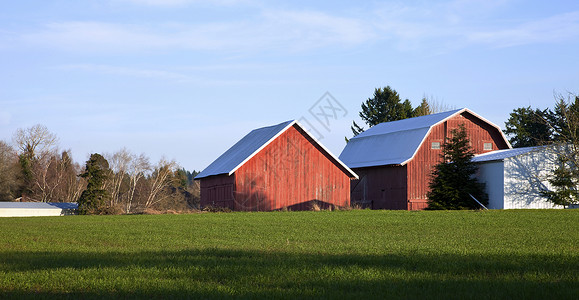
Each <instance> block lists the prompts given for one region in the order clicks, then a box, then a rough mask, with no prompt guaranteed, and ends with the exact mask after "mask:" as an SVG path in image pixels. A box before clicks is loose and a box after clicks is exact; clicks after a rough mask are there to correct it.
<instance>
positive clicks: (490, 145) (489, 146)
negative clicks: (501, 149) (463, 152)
mask: <svg viewBox="0 0 579 300" xmlns="http://www.w3.org/2000/svg"><path fill="white" fill-rule="evenodd" d="M483 150H484V151H489V150H493V143H484V144H483Z"/></svg>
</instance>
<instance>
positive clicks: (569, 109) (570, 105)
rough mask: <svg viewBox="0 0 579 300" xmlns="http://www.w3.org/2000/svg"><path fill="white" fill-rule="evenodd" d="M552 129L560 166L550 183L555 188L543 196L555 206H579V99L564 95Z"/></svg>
mask: <svg viewBox="0 0 579 300" xmlns="http://www.w3.org/2000/svg"><path fill="white" fill-rule="evenodd" d="M549 126H550V127H551V128H552V129H553V139H554V141H555V145H554V148H553V149H555V153H556V155H557V162H558V165H557V167H556V168H555V169H554V170H553V171H552V173H551V176H550V178H549V180H548V181H549V183H550V184H551V186H552V188H551V189H550V190H545V191H543V193H542V194H543V196H545V197H546V198H547V199H548V200H549V201H551V202H552V203H554V204H558V205H564V206H567V205H570V204H579V96H577V95H573V94H570V95H569V97H568V98H567V99H565V98H564V97H563V96H560V98H559V100H558V101H557V104H556V105H555V110H554V111H553V112H552V113H551V114H550V116H549Z"/></svg>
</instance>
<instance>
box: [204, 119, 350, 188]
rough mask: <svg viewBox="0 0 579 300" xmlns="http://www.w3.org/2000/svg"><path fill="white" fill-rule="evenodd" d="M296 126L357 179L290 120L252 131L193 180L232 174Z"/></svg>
mask: <svg viewBox="0 0 579 300" xmlns="http://www.w3.org/2000/svg"><path fill="white" fill-rule="evenodd" d="M294 125H297V126H299V127H300V129H302V130H303V131H304V132H305V133H306V134H307V135H308V136H309V137H310V138H311V139H312V140H313V141H314V142H315V143H316V144H317V145H319V146H320V147H321V148H322V149H323V150H324V151H325V152H326V153H327V154H329V155H330V156H331V157H332V158H333V159H334V160H335V161H336V162H337V163H338V164H339V165H341V166H342V167H343V168H344V169H345V170H346V171H347V172H348V173H349V175H350V177H355V178H358V175H357V174H356V173H354V171H352V170H351V169H350V168H349V167H348V166H347V165H346V164H344V163H343V162H342V161H341V160H340V159H339V158H338V157H336V156H335V155H334V154H332V153H331V152H330V150H328V149H327V148H326V147H324V145H322V144H321V143H320V142H319V141H318V140H317V139H316V138H315V137H314V136H313V135H311V134H310V133H309V132H308V131H307V130H306V129H305V128H304V127H303V126H302V125H301V124H300V123H299V122H298V121H296V120H291V121H286V122H283V123H280V124H277V125H273V126H268V127H262V128H258V129H255V130H252V131H251V132H250V133H248V134H247V135H246V136H244V137H243V138H242V139H241V140H239V141H238V142H237V143H236V144H235V145H233V146H232V147H231V148H229V149H228V150H227V151H225V153H223V154H222V155H221V156H219V157H218V158H217V159H216V160H215V161H213V162H212V163H211V164H210V165H209V166H208V167H207V168H205V169H204V170H203V171H202V172H201V173H199V174H198V175H197V176H195V179H201V178H204V177H208V176H213V175H220V174H228V175H231V174H233V173H234V172H235V171H236V170H237V169H239V168H240V167H241V166H243V164H245V163H246V162H247V161H248V160H250V159H251V158H252V157H253V156H255V155H256V154H257V153H259V151H261V150H262V149H263V148H265V147H266V146H267V145H269V143H271V142H272V141H273V140H275V139H276V138H277V137H278V136H280V135H281V134H282V133H284V132H285V131H286V130H288V129H289V128H290V127H292V126H294Z"/></svg>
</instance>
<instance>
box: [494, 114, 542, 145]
mask: <svg viewBox="0 0 579 300" xmlns="http://www.w3.org/2000/svg"><path fill="white" fill-rule="evenodd" d="M552 116H553V113H552V112H550V111H549V110H540V109H535V110H533V109H531V107H530V106H529V107H521V108H517V109H514V110H513V112H512V113H511V114H510V117H509V120H507V122H505V130H503V132H504V133H505V134H506V135H507V136H508V137H509V142H510V143H511V145H512V146H513V147H515V148H518V147H532V146H539V145H543V144H548V143H550V142H551V141H552V139H553V137H552V131H551V127H550V126H549V124H548V123H547V120H552V118H553V117H552Z"/></svg>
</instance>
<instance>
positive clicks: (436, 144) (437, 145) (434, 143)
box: [430, 142, 440, 149]
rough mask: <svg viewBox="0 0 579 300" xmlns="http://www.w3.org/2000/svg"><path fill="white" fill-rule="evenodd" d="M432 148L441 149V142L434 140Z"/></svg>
mask: <svg viewBox="0 0 579 300" xmlns="http://www.w3.org/2000/svg"><path fill="white" fill-rule="evenodd" d="M430 148H431V149H440V142H432V145H431V146H430Z"/></svg>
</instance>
